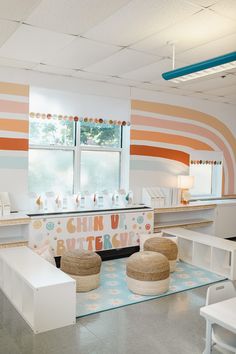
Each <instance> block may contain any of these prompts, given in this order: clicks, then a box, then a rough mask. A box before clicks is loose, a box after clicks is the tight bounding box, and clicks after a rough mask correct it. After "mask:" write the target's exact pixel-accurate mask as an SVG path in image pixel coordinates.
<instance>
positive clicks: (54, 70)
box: [34, 63, 73, 76]
mask: <svg viewBox="0 0 236 354" xmlns="http://www.w3.org/2000/svg"><path fill="white" fill-rule="evenodd" d="M56 64H57V63H56ZM34 70H36V71H40V72H44V73H48V74H57V75H65V76H72V75H73V70H70V69H65V68H60V67H57V66H53V65H45V64H36V66H35V67H34Z"/></svg>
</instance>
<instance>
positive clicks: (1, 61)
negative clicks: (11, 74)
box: [0, 58, 37, 69]
mask: <svg viewBox="0 0 236 354" xmlns="http://www.w3.org/2000/svg"><path fill="white" fill-rule="evenodd" d="M35 65H37V64H35V63H32V62H28V61H23V60H15V59H9V58H0V66H8V67H12V68H19V69H32V68H33V67H35Z"/></svg>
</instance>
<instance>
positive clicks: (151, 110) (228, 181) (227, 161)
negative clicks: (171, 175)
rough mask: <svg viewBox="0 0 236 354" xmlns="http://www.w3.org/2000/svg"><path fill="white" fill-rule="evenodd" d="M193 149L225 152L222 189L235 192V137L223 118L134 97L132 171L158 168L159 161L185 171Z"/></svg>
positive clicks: (131, 149)
mask: <svg viewBox="0 0 236 354" xmlns="http://www.w3.org/2000/svg"><path fill="white" fill-rule="evenodd" d="M193 150H194V151H196V150H205V151H222V152H223V156H224V161H223V166H224V167H223V169H224V178H223V182H224V185H223V192H224V194H234V193H235V191H236V189H235V176H236V174H235V165H236V164H235V162H236V138H235V136H234V135H233V134H232V132H231V131H230V129H229V128H228V127H227V126H226V125H225V124H224V123H223V122H222V121H220V120H219V119H218V118H217V117H214V116H211V115H209V114H206V113H203V112H200V111H197V110H194V109H190V108H186V107H180V106H175V105H170V104H163V103H157V102H148V101H141V100H132V101H131V147H130V154H131V172H132V170H133V171H135V170H136V171H138V170H142V169H144V170H145V169H146V170H147V169H148V170H154V169H156V171H158V169H159V167H158V166H157V162H158V163H159V165H161V164H162V165H163V166H164V164H165V163H166V165H167V162H168V163H169V164H170V165H171V164H173V163H175V164H178V165H179V166H180V170H181V168H182V171H184V169H187V168H188V166H189V156H190V154H191V151H193ZM161 168H162V167H161ZM161 168H160V169H161Z"/></svg>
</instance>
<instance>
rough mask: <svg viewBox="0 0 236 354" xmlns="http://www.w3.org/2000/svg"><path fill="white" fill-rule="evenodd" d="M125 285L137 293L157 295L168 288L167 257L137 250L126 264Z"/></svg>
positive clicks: (168, 267)
mask: <svg viewBox="0 0 236 354" xmlns="http://www.w3.org/2000/svg"><path fill="white" fill-rule="evenodd" d="M126 274H127V285H128V288H129V290H130V291H132V292H133V293H135V294H139V295H158V294H162V293H164V292H166V291H167V290H168V289H169V283H170V266H169V262H168V259H167V258H166V257H165V256H163V255H162V254H160V253H157V252H149V251H143V252H137V253H134V254H132V255H131V256H130V257H129V259H128V261H127V264H126Z"/></svg>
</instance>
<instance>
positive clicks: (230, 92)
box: [205, 80, 236, 97]
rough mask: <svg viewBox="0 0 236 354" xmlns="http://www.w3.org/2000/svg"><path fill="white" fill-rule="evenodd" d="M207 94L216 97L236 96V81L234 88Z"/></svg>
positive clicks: (207, 92)
mask: <svg viewBox="0 0 236 354" xmlns="http://www.w3.org/2000/svg"><path fill="white" fill-rule="evenodd" d="M205 93H206V94H209V95H214V96H227V97H228V96H230V95H233V94H236V80H235V84H234V85H232V86H225V87H220V88H216V89H211V90H206V91H205Z"/></svg>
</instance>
